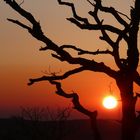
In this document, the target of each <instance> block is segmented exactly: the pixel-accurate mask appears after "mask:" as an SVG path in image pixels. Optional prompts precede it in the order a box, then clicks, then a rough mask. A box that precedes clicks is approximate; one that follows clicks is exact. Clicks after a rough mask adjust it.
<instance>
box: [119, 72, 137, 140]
mask: <svg viewBox="0 0 140 140" xmlns="http://www.w3.org/2000/svg"><path fill="white" fill-rule="evenodd" d="M128 77H129V76H128V75H127V77H125V78H123V76H121V79H119V81H117V85H118V87H119V89H120V93H121V101H122V131H121V132H122V137H121V140H135V135H136V123H135V121H136V114H135V104H136V97H134V94H133V82H132V78H128Z"/></svg>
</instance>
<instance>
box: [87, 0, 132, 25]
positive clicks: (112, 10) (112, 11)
mask: <svg viewBox="0 0 140 140" xmlns="http://www.w3.org/2000/svg"><path fill="white" fill-rule="evenodd" d="M87 1H88V2H89V3H90V4H91V5H92V6H94V7H98V9H99V10H100V11H102V12H105V13H110V14H111V15H113V16H114V17H115V19H116V20H117V21H118V22H119V23H120V24H122V25H124V26H125V27H127V26H128V25H129V24H128V23H127V22H126V21H125V20H124V19H123V18H122V17H121V16H120V15H119V14H121V15H123V16H125V17H126V18H127V19H128V20H130V18H129V17H128V16H127V15H125V14H124V13H122V12H119V11H117V10H115V8H113V7H105V6H102V1H101V0H94V1H95V3H96V4H92V3H91V2H90V1H89V0H87Z"/></svg>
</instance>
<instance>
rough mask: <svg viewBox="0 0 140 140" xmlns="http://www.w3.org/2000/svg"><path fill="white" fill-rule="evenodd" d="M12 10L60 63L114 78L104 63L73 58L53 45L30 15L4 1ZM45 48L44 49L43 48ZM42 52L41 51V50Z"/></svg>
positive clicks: (113, 72) (16, 5)
mask: <svg viewBox="0 0 140 140" xmlns="http://www.w3.org/2000/svg"><path fill="white" fill-rule="evenodd" d="M5 1H6V2H7V3H8V4H9V5H10V6H11V7H12V8H13V9H14V10H16V11H17V12H18V13H19V14H20V15H22V16H23V17H25V18H26V19H27V20H28V21H30V22H31V23H32V25H33V27H32V29H31V30H29V33H30V34H31V35H32V36H33V37H35V38H36V39H38V40H40V41H42V42H44V43H45V44H46V46H47V49H50V50H52V51H54V52H55V53H56V55H53V56H55V57H57V56H58V57H57V59H59V60H61V61H66V62H68V63H69V64H79V65H81V66H83V67H84V68H85V69H86V70H91V71H96V72H104V73H106V74H107V75H109V76H111V77H116V71H114V70H112V69H111V68H109V67H107V66H106V65H105V64H104V63H97V62H95V61H94V60H88V59H85V58H79V57H78V58H74V57H72V56H71V55H70V54H69V53H68V52H67V51H65V50H63V49H62V48H61V47H59V46H58V45H57V44H55V43H54V42H53V41H52V40H50V39H49V38H48V37H47V36H45V35H44V33H43V31H42V29H41V26H40V23H39V22H37V21H36V20H35V18H34V17H33V16H32V14H31V13H29V12H26V11H25V10H23V9H22V8H21V7H20V6H19V5H18V4H17V3H16V2H15V1H14V0H13V1H12V0H5ZM18 24H20V25H21V26H23V27H24V28H26V29H27V27H26V26H24V25H23V24H21V23H19V22H18ZM45 48H46V47H45ZM41 50H42V49H41Z"/></svg>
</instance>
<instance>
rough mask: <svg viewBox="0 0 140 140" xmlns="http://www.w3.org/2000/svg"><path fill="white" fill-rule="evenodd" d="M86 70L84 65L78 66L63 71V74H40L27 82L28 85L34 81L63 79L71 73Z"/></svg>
mask: <svg viewBox="0 0 140 140" xmlns="http://www.w3.org/2000/svg"><path fill="white" fill-rule="evenodd" d="M84 70H86V68H84V67H79V68H76V69H73V70H69V71H68V72H66V73H64V74H63V75H59V76H56V75H52V76H42V77H40V78H36V79H30V82H29V83H28V85H32V84H34V83H36V82H40V81H49V80H63V79H65V78H67V77H69V76H71V75H73V74H76V73H79V72H82V71H84Z"/></svg>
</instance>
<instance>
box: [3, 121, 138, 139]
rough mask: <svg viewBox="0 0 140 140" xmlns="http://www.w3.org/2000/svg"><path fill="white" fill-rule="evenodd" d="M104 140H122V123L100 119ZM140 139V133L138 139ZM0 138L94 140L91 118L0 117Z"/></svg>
mask: <svg viewBox="0 0 140 140" xmlns="http://www.w3.org/2000/svg"><path fill="white" fill-rule="evenodd" d="M98 124H99V128H100V132H101V136H102V138H103V140H120V124H119V122H117V121H112V120H99V121H98ZM139 132H140V131H139ZM139 139H140V133H139V136H138V137H137V140H139ZM0 140H93V139H92V132H91V129H90V122H89V120H70V121H66V122H65V121H61V122H53V121H51V122H45V121H43V122H37V121H27V120H23V119H21V118H11V119H0Z"/></svg>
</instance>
